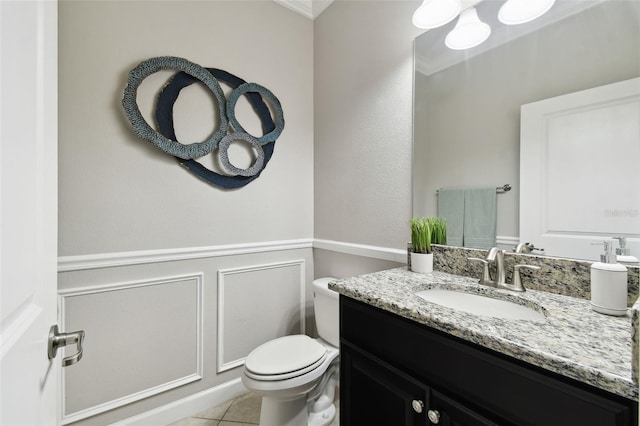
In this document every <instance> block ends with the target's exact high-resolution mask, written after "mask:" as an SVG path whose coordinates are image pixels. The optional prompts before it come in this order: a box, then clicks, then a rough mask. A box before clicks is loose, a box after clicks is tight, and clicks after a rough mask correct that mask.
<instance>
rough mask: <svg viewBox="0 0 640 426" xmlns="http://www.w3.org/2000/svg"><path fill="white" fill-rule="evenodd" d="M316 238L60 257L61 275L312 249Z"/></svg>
mask: <svg viewBox="0 0 640 426" xmlns="http://www.w3.org/2000/svg"><path fill="white" fill-rule="evenodd" d="M312 246H313V239H312V238H301V239H296V240H281V241H266V242H253V243H240V244H226V245H216V246H207V247H187V248H174V249H159V250H140V251H128V252H117V253H100V254H87V255H76V256H60V257H58V272H72V271H84V270H90V269H102V268H116V267H120V266H129V265H141V264H148V263H158V262H173V261H178V260H190V259H202V258H208V257H221V256H236V255H242V254H250V253H266V252H275V251H284V250H296V249H305V248H312Z"/></svg>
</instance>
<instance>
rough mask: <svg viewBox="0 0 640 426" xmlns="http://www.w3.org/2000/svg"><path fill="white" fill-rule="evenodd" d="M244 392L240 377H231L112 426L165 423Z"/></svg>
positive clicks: (213, 405)
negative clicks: (231, 378)
mask: <svg viewBox="0 0 640 426" xmlns="http://www.w3.org/2000/svg"><path fill="white" fill-rule="evenodd" d="M246 392H247V390H246V388H245V387H244V386H243V385H242V382H241V381H240V378H237V379H233V380H231V381H228V382H225V383H222V384H221V385H218V386H215V387H212V388H209V389H206V390H204V391H202V392H198V393H195V394H192V395H189V396H187V397H186V398H182V399H179V400H177V401H173V402H171V403H169V404H166V405H162V406H160V407H158V408H154V409H153V410H149V411H146V412H144V413H141V414H138V415H136V416H133V417H129V418H127V419H124V420H121V421H119V422H117V423H113V424H112V426H137V425H140V426H142V425H167V424H170V423H173V422H175V421H178V420H181V419H184V418H186V417H190V416H193V415H194V414H197V413H199V412H201V411H204V410H206V409H208V408H211V407H215V406H216V405H219V404H222V403H223V402H225V401H229V400H230V399H233V398H236V397H238V396H240V395H242V394H244V393H246Z"/></svg>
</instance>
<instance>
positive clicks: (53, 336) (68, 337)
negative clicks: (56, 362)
mask: <svg viewBox="0 0 640 426" xmlns="http://www.w3.org/2000/svg"><path fill="white" fill-rule="evenodd" d="M83 340H84V330H80V331H74V332H72V333H60V332H59V331H58V326H57V325H52V326H51V328H50V329H49V351H48V352H49V359H53V358H55V357H56V354H57V353H58V349H60V348H62V347H65V346H67V345H73V344H75V345H76V347H77V349H78V351H77V352H76V353H75V354H73V355H71V356H67V357H64V358H63V359H62V366H63V367H68V366H70V365H73V364H75V363H76V362H78V361H80V359H82V341H83Z"/></svg>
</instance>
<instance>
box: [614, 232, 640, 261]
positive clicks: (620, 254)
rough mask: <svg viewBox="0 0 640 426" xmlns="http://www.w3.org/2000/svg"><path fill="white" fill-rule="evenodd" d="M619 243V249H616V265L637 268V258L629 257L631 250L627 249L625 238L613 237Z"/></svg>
mask: <svg viewBox="0 0 640 426" xmlns="http://www.w3.org/2000/svg"><path fill="white" fill-rule="evenodd" d="M613 239H614V240H618V241H619V242H620V247H619V248H617V249H616V260H617V262H618V263H621V264H623V265H627V266H638V265H639V264H640V262H638V258H637V257H635V256H631V250H630V249H628V248H627V237H613Z"/></svg>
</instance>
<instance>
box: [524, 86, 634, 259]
mask: <svg viewBox="0 0 640 426" xmlns="http://www.w3.org/2000/svg"><path fill="white" fill-rule="evenodd" d="M521 113H522V115H521V129H520V131H521V139H520V240H521V241H529V242H531V243H533V244H534V245H536V246H537V247H542V248H544V249H545V253H546V254H548V255H551V256H561V257H572V258H579V259H590V260H598V259H599V254H600V253H602V252H603V247H602V246H598V245H594V244H598V243H602V242H603V241H611V242H613V243H614V246H615V247H618V242H617V241H615V242H614V241H613V240H612V239H611V238H612V237H626V238H627V247H628V248H630V249H631V253H632V254H633V255H635V256H640V190H639V189H638V182H640V167H638V164H640V79H638V78H634V79H631V80H625V81H621V82H618V83H613V84H608V85H606V86H600V87H596V88H593V89H589V90H583V91H581V92H575V93H571V94H568V95H563V96H558V97H555V98H551V99H545V100H542V101H538V102H534V103H531V104H527V105H523V106H522V107H521Z"/></svg>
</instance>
